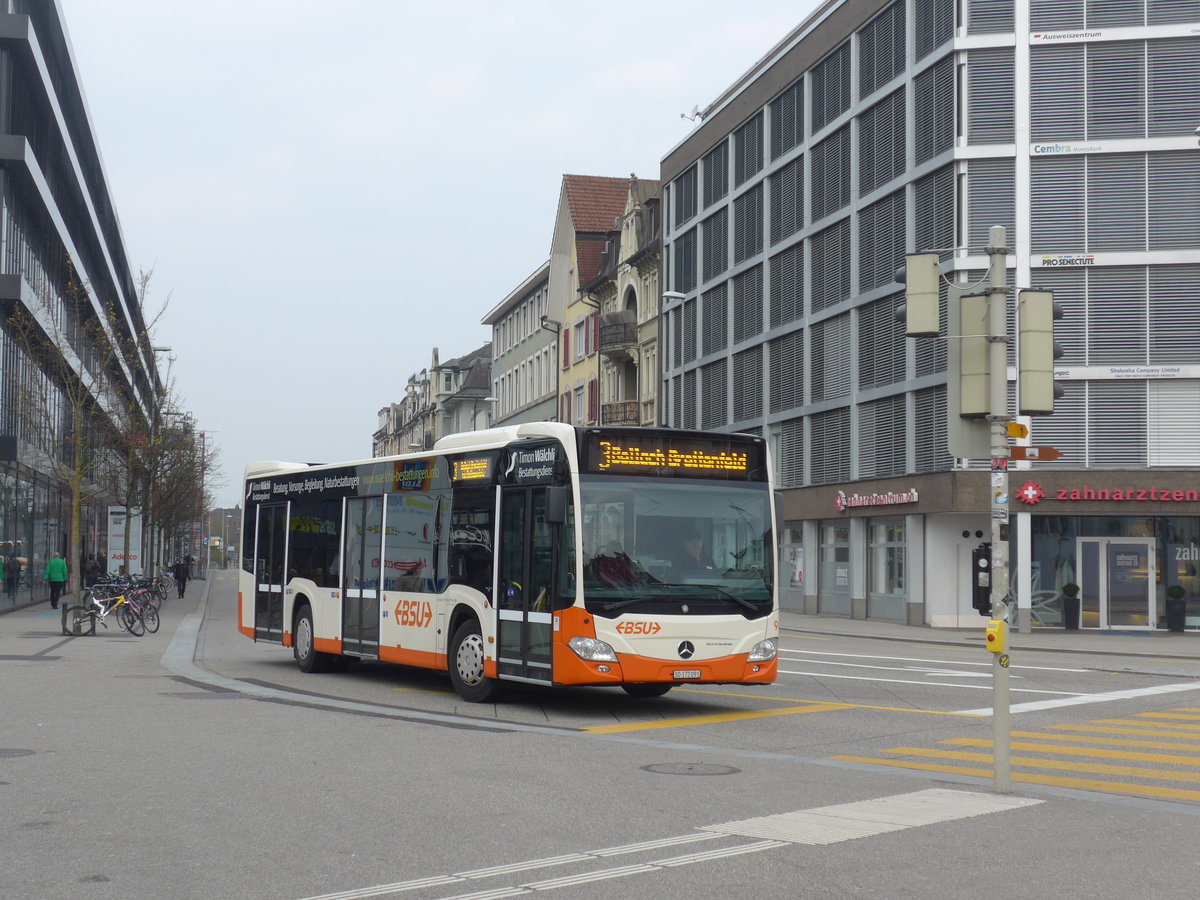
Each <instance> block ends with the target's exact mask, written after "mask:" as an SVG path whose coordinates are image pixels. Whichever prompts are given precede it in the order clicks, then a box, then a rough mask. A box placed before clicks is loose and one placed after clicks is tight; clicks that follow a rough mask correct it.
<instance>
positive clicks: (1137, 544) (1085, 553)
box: [1075, 538, 1157, 629]
mask: <svg viewBox="0 0 1200 900" xmlns="http://www.w3.org/2000/svg"><path fill="white" fill-rule="evenodd" d="M1075 558H1076V559H1077V560H1078V561H1079V598H1080V607H1079V608H1080V627H1081V628H1098V629H1108V628H1121V629H1133V628H1139V629H1140V628H1145V629H1151V628H1154V627H1156V624H1157V617H1156V615H1155V602H1154V582H1155V574H1154V573H1155V571H1156V570H1157V561H1156V560H1155V554H1154V541H1153V540H1152V539H1149V538H1079V540H1078V543H1077V544H1076V557H1075Z"/></svg>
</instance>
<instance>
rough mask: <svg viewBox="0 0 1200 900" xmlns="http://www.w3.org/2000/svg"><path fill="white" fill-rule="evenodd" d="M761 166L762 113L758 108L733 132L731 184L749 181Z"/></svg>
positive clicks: (735, 184) (760, 169) (736, 184)
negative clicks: (751, 116) (750, 117)
mask: <svg viewBox="0 0 1200 900" xmlns="http://www.w3.org/2000/svg"><path fill="white" fill-rule="evenodd" d="M762 167H763V114H762V111H761V110H760V111H759V112H758V113H757V114H756V115H755V116H754V118H752V119H751V120H750V121H748V122H746V124H744V125H742V126H741V127H740V128H738V130H737V131H735V132H734V133H733V186H734V187H737V186H738V185H741V184H744V183H745V182H747V181H749V180H750V179H751V178H753V177H754V176H755V175H757V174H758V173H759V172H760V171H762Z"/></svg>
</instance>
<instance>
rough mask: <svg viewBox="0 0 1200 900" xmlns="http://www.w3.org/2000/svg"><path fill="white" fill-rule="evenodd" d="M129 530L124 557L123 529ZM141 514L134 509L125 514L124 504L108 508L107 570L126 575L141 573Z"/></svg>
mask: <svg viewBox="0 0 1200 900" xmlns="http://www.w3.org/2000/svg"><path fill="white" fill-rule="evenodd" d="M127 528H128V530H129V559H128V560H126V559H125V530H126V529H127ZM141 547H142V515H141V510H137V509H135V510H134V511H133V514H132V515H126V511H125V507H124V506H110V507H109V508H108V570H109V572H110V573H115V572H121V571H124V572H125V573H126V574H127V575H141V574H142V559H141Z"/></svg>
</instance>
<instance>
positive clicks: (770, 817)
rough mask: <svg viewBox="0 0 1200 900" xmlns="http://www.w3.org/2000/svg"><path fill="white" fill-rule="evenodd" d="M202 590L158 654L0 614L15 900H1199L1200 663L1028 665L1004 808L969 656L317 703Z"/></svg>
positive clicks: (172, 623)
mask: <svg viewBox="0 0 1200 900" xmlns="http://www.w3.org/2000/svg"><path fill="white" fill-rule="evenodd" d="M197 588H199V589H200V590H201V592H203V591H204V590H207V592H208V599H207V603H204V604H201V603H199V600H200V597H199V596H192V597H189V599H188V600H185V601H182V602H179V601H170V602H169V603H168V604H167V606H166V607H165V608H164V622H163V628H162V630H161V631H160V633H159V634H158V635H147V636H146V637H143V638H140V639H139V638H131V637H129V636H128V635H124V634H121V633H111V632H110V633H105V634H102V635H99V636H97V637H95V638H70V639H67V638H63V637H62V636H61V635H59V634H58V621H57V619H56V618H55V617H53V616H51V615H49V613H48V611H46V610H45V608H43V609H42V610H39V611H22V612H19V613H13V614H9V615H6V616H0V679H2V680H0V684H2V685H3V696H4V706H3V712H2V723H3V724H2V730H0V801H2V802H3V809H4V810H5V811H6V813H7V815H5V816H4V817H2V818H0V897H4V898H76V897H79V898H92V897H96V898H109V897H121V898H130V897H134V898H137V897H145V898H158V897H172V898H193V897H195V898H209V897H211V898H241V897H247V898H249V897H254V898H281V900H282V898H305V897H321V896H338V897H347V898H349V897H366V896H385V897H386V896H403V897H410V898H416V900H433V898H451V897H454V898H461V897H477V898H484V897H507V896H523V895H532V894H538V895H543V894H550V895H552V896H559V897H572V898H574V897H581V898H590V897H597V898H599V897H605V898H612V897H614V896H615V897H626V896H642V895H654V896H659V897H663V898H685V897H686V898H697V897H700V898H704V897H718V896H722V897H725V896H735V895H736V896H740V895H743V894H745V893H748V892H760V891H770V892H771V893H781V892H782V893H784V894H786V895H788V896H796V897H839V898H842V897H914V896H922V897H934V898H938V897H976V896H978V897H983V896H993V895H995V894H997V893H1002V894H1004V895H1006V896H1010V897H1076V896H1079V895H1081V894H1086V895H1087V896H1089V897H1121V898H1127V897H1129V896H1144V897H1154V896H1163V897H1166V896H1171V897H1174V896H1182V895H1184V894H1185V892H1190V890H1191V883H1192V880H1193V876H1192V868H1193V867H1192V866H1191V863H1190V850H1191V844H1192V840H1191V836H1192V834H1193V833H1194V831H1195V829H1196V827H1197V825H1198V824H1200V823H1198V821H1197V813H1200V794H1195V793H1194V791H1193V789H1200V737H1198V738H1196V739H1192V738H1191V737H1190V733H1191V732H1192V731H1194V730H1197V729H1200V712H1197V709H1198V708H1200V696H1198V695H1197V694H1196V692H1195V690H1194V685H1193V681H1192V677H1191V676H1192V674H1193V673H1194V668H1189V664H1187V663H1185V662H1179V661H1168V660H1133V661H1130V660H1126V661H1125V662H1123V663H1122V665H1121V666H1120V667H1119V668H1113V667H1112V666H1111V660H1107V659H1104V658H1091V657H1088V656H1086V655H1080V654H1053V653H1038V654H1020V655H1019V656H1017V658H1016V659H1015V660H1014V668H1013V669H1012V670H1011V674H1012V685H1013V704H1014V713H1013V720H1012V727H1013V731H1014V738H1013V741H1014V750H1013V754H1014V762H1016V759H1018V758H1019V759H1025V758H1028V759H1029V760H1031V761H1032V762H1030V763H1028V764H1025V763H1022V764H1018V765H1016V766H1015V772H1014V784H1013V790H1012V792H1011V793H1009V794H1004V795H1000V794H996V793H995V792H993V791H992V789H991V779H990V762H989V760H990V756H989V753H990V744H989V743H988V742H989V741H990V738H991V719H990V716H989V715H988V714H987V712H988V710H987V707H988V704H989V702H990V689H989V681H988V678H989V673H990V668H989V665H990V661H989V660H988V659H986V658H981V657H985V656H986V654H984V653H982V652H981V651H980V650H979V649H978V647H977V646H972V645H969V644H967V643H966V642H964V643H963V645H962V646H956V645H955V644H953V643H950V644H945V643H937V644H934V643H929V644H924V643H915V642H914V643H905V642H895V641H878V640H871V639H867V638H842V637H835V636H828V635H814V634H804V633H798V632H789V633H787V634H786V635H785V639H784V641H783V644H784V657H783V665H782V669H783V674H782V675H781V677H780V680H779V681H778V682H777V684H775V685H772V686H769V687H765V688H737V687H730V688H725V687H712V688H702V687H688V688H683V687H680V688H677V689H675V690H674V691H672V692H671V693H670V694H668V695H667V696H666V697H663V698H659V699H655V700H635V699H634V698H630V697H627V696H626V695H625V694H624V693H623V692H621V691H609V690H603V691H600V690H573V691H536V690H532V689H530V690H518V691H514V692H513V693H512V694H510V696H509V697H508V699H507V700H506V701H505V702H503V703H500V704H494V705H487V706H480V705H475V704H466V703H462V702H461V701H460V700H459V699H458V698H457V697H456V696H455V695H453V694H452V693H451V692H450V689H449V683H448V681H447V680H446V679H445V677H444V676H438V675H434V674H430V673H424V672H417V671H413V670H407V669H400V668H396V667H385V666H370V665H366V666H359V667H356V668H354V669H352V670H350V671H349V672H346V673H339V674H328V675H320V676H311V675H310V676H306V675H303V674H301V673H299V672H298V671H297V670H296V669H295V666H294V664H293V663H292V660H291V657H290V653H289V652H288V651H285V650H283V649H281V648H278V647H270V646H256V645H255V644H253V643H252V642H250V641H248V640H246V639H245V638H243V637H241V636H240V635H238V634H237V633H236V631H234V629H233V607H234V593H235V590H236V577H235V573H234V572H232V571H230V572H224V573H213V574H212V577H211V578H210V579H209V581H208V582H199V583H194V584H193V585H192V586H191V588H190V590H189V593H191V594H193V595H195V594H197V593H198V592H197V590H196V589H197ZM202 617H203V618H202ZM1026 734H1028V735H1040V736H1039V737H1025V736H1023V735H1026ZM1189 741H1190V742H1191V743H1190V744H1189ZM970 742H974V743H970ZM1120 742H1125V743H1120ZM1129 742H1137V743H1129ZM1017 744H1029V745H1036V746H1037V747H1039V748H1040V749H1028V750H1027V749H1018V748H1017V746H1016V745H1017ZM1142 744H1149V745H1157V746H1153V747H1152V746H1141V745H1142ZM1189 747H1190V748H1191V749H1188V748H1189ZM1080 750H1083V751H1090V753H1082V754H1080V753H1077V752H1076V751H1080ZM945 754H954V755H953V756H947V755H945ZM1127 756H1134V757H1159V758H1157V759H1156V758H1148V759H1141V758H1138V759H1133V758H1126V757H1127ZM1189 760H1190V761H1189ZM1063 766H1067V767H1068V768H1063ZM1101 770H1102V771H1101ZM978 773H982V774H978ZM1025 776H1029V777H1031V778H1033V779H1034V780H1031V781H1021V780H1018V779H1019V778H1021V777H1025ZM1054 779H1060V780H1061V781H1058V782H1056V781H1054ZM1166 791H1178V792H1184V793H1178V794H1169V793H1164V792H1166Z"/></svg>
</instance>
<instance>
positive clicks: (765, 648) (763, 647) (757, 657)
mask: <svg viewBox="0 0 1200 900" xmlns="http://www.w3.org/2000/svg"><path fill="white" fill-rule="evenodd" d="M777 650H778V648H777V647H776V644H775V639H774V638H767V639H766V640H765V641H759V642H758V643H757V644H755V645H754V649H753V650H751V651H750V655H749V656H748V657H747V658H746V659H747V661H748V662H766V661H767V660H768V659H774V658H775V653H776V652H777Z"/></svg>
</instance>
